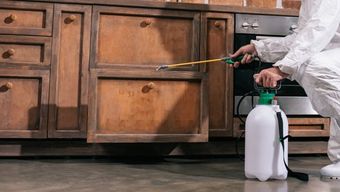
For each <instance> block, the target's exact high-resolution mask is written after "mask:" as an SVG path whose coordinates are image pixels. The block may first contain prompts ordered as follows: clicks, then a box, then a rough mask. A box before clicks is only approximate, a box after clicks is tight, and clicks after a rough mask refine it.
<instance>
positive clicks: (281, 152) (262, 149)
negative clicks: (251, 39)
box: [156, 56, 309, 181]
mask: <svg viewBox="0 0 340 192" xmlns="http://www.w3.org/2000/svg"><path fill="white" fill-rule="evenodd" d="M242 58H243V56H239V57H237V58H231V57H223V58H219V59H210V60H204V61H193V62H186V63H177V64H170V65H161V66H159V67H157V68H156V71H159V70H166V69H170V68H177V67H181V66H186V65H196V64H205V63H212V62H217V61H224V62H225V63H226V64H234V63H235V62H236V61H238V62H240V61H241V60H242ZM257 59H258V61H259V68H260V66H261V60H260V59H259V58H258V57H257ZM257 71H259V70H257ZM254 87H255V89H256V90H257V91H258V92H259V95H260V99H259V103H258V105H256V107H255V108H254V109H253V110H252V111H251V112H250V113H249V114H248V117H247V119H246V122H245V124H246V129H245V175H246V177H247V178H257V179H259V180H260V181H266V180H268V179H281V180H282V179H286V178H287V176H290V177H295V178H297V179H300V180H302V181H308V180H309V178H308V175H307V174H305V173H298V172H294V171H292V170H290V169H289V167H288V164H287V163H288V141H287V138H288V137H289V135H288V119H287V116H286V115H285V113H284V112H283V111H282V110H281V109H280V106H279V105H278V104H277V100H276V99H275V98H274V97H275V93H276V91H277V90H278V89H280V87H281V84H279V85H278V86H277V87H276V88H264V87H262V88H260V87H258V86H257V84H256V83H254ZM245 96H246V95H245ZM243 98H244V97H243ZM242 100H243V99H241V100H240V101H239V104H238V107H239V105H240V103H241V102H242ZM238 107H237V108H238ZM237 111H238V110H237Z"/></svg>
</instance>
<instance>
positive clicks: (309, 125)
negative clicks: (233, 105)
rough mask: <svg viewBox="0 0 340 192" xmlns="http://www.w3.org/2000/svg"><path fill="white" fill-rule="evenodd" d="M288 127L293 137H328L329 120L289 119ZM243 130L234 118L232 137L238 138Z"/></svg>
mask: <svg viewBox="0 0 340 192" xmlns="http://www.w3.org/2000/svg"><path fill="white" fill-rule="evenodd" d="M244 120H245V119H244ZM288 125H289V135H291V136H293V137H329V130H330V119H329V118H324V117H301V118H298V117H290V118H288ZM244 129H245V127H244V124H243V123H241V121H240V120H239V119H238V118H234V137H239V136H240V135H241V134H242V132H243V131H244Z"/></svg>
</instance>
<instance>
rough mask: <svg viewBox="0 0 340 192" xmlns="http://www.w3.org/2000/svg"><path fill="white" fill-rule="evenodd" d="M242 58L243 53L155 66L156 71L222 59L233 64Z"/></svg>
mask: <svg viewBox="0 0 340 192" xmlns="http://www.w3.org/2000/svg"><path fill="white" fill-rule="evenodd" d="M242 58H243V55H241V56H238V57H237V58H231V57H223V58H219V59H209V60H203V61H192V62H186V63H176V64H170V65H161V66H159V67H157V69H156V71H159V70H164V69H169V68H176V67H181V66H186V65H195V64H203V63H212V62H217V61H224V62H225V63H226V64H230V65H232V64H234V63H235V62H240V61H241V60H242Z"/></svg>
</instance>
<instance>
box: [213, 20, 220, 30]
mask: <svg viewBox="0 0 340 192" xmlns="http://www.w3.org/2000/svg"><path fill="white" fill-rule="evenodd" d="M214 26H215V27H216V28H218V29H221V28H222V24H221V22H218V21H215V23H214Z"/></svg>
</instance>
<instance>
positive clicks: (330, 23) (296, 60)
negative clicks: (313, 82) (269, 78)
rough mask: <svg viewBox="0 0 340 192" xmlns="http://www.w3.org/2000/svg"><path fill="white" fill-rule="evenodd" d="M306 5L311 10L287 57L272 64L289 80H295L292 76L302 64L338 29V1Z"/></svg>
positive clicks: (313, 2) (316, 1) (324, 1)
mask: <svg viewBox="0 0 340 192" xmlns="http://www.w3.org/2000/svg"><path fill="white" fill-rule="evenodd" d="M308 3H310V5H311V6H308V7H312V9H313V10H311V11H310V12H309V14H311V15H310V17H309V19H308V20H307V21H306V24H305V25H304V27H303V28H301V29H300V30H299V32H298V34H297V35H296V38H295V40H294V42H293V43H292V44H291V45H290V47H291V48H290V50H289V51H288V53H287V55H286V56H285V57H284V58H283V59H282V60H280V61H278V62H276V63H275V64H274V66H277V67H279V69H280V70H281V71H282V72H284V73H287V74H289V75H290V78H291V79H295V78H294V74H295V72H296V71H297V69H298V67H299V66H300V65H301V64H302V63H304V62H306V61H307V60H308V59H310V58H311V57H312V56H313V55H314V54H316V53H319V52H320V51H322V50H323V49H324V48H325V47H326V46H327V44H329V42H330V41H331V39H332V38H333V37H334V35H335V33H336V32H337V29H338V28H339V23H340V1H339V0H313V1H310V2H308Z"/></svg>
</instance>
